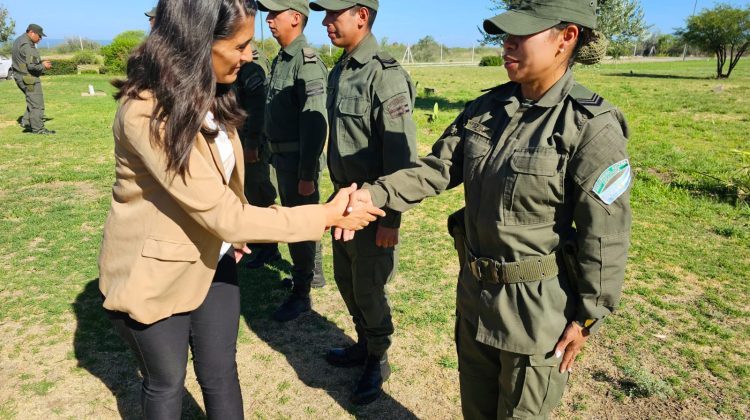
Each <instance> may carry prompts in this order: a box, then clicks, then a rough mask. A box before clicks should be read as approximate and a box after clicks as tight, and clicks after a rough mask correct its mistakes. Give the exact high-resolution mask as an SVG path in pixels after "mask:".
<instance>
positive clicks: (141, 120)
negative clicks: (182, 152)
mask: <svg viewBox="0 0 750 420" xmlns="http://www.w3.org/2000/svg"><path fill="white" fill-rule="evenodd" d="M130 105H134V106H127V104H126V105H123V106H127V109H126V110H125V112H124V114H123V116H122V119H121V126H120V127H119V131H120V133H117V132H116V133H115V134H116V135H115V140H116V141H118V142H121V144H122V145H123V146H124V147H126V148H127V149H129V150H130V151H131V152H132V153H134V154H135V155H136V156H138V157H139V158H140V159H141V161H142V162H143V165H144V167H145V168H146V170H147V171H148V173H149V175H150V176H152V177H153V178H154V179H155V180H156V181H157V182H158V183H159V184H160V185H161V186H162V187H163V188H164V190H165V192H166V193H167V194H169V195H170V197H171V198H173V199H174V200H175V201H176V202H177V203H178V205H179V206H180V207H181V208H182V209H183V210H185V212H186V213H187V214H188V215H189V216H190V217H191V218H192V219H194V220H195V221H196V222H197V223H198V224H199V225H200V226H202V227H203V228H204V229H206V230H207V231H209V232H210V233H212V234H213V235H215V236H216V237H218V238H220V239H221V240H223V241H225V242H228V243H233V244H236V243H244V242H287V243H288V242H302V241H314V240H320V238H321V236H322V234H323V232H324V230H325V228H326V226H325V213H324V210H323V207H322V206H320V205H307V206H298V207H294V208H287V207H279V206H272V207H268V208H263V207H255V206H251V205H249V204H245V203H243V202H242V201H241V200H240V198H239V197H238V196H237V194H235V193H234V191H232V190H231V189H230V188H229V187H228V186H227V185H224V183H223V182H222V181H221V178H220V177H219V176H218V174H217V173H216V170H215V169H214V168H213V167H215V165H214V163H213V161H211V160H209V159H206V157H205V156H204V155H203V154H201V153H200V152H199V151H197V150H196V147H195V146H194V147H193V149H192V151H191V153H190V158H189V163H188V170H187V172H186V173H185V175H184V176H180V175H178V174H176V173H174V172H173V171H167V160H166V155H165V153H164V152H163V150H162V149H161V148H160V147H159V146H158V145H154V144H153V143H152V142H151V141H150V138H149V124H150V113H151V111H150V108H151V105H152V103H151V102H150V101H145V102H144V101H135V100H133V101H132V102H131V104H130ZM116 131H118V130H116ZM118 134H119V135H118ZM237 158H238V159H241V158H242V157H241V156H239V157H237Z"/></svg>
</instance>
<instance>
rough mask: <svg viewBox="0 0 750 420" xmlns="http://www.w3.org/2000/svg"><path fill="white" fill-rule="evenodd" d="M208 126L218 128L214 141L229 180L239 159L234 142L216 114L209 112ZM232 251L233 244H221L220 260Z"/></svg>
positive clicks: (207, 117)
mask: <svg viewBox="0 0 750 420" xmlns="http://www.w3.org/2000/svg"><path fill="white" fill-rule="evenodd" d="M205 122H206V126H207V127H208V128H209V129H211V130H216V129H217V127H218V129H219V134H218V135H217V136H216V138H215V139H214V142H215V143H216V147H217V148H218V149H219V156H220V157H221V163H222V164H223V165H224V175H226V177H227V179H229V178H231V177H232V172H233V171H234V166H235V165H236V163H237V160H236V159H237V158H236V157H235V156H234V149H233V148H232V141H231V140H229V135H228V134H227V130H226V127H224V126H223V125H222V126H217V124H216V121H215V120H214V114H213V113H212V112H211V111H208V113H207V114H206V120H205ZM230 250H232V244H230V243H227V242H224V243H222V244H221V251H220V252H219V260H221V258H222V257H224V254H226V253H227V252H229V251H230ZM230 257H234V255H230Z"/></svg>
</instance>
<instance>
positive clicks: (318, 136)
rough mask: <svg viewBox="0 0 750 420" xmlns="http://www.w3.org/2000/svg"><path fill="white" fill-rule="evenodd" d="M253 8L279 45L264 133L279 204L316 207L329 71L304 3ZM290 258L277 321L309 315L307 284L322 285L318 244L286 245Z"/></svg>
mask: <svg viewBox="0 0 750 420" xmlns="http://www.w3.org/2000/svg"><path fill="white" fill-rule="evenodd" d="M258 8H259V9H260V10H262V11H265V12H269V13H268V17H267V19H266V21H267V22H268V27H269V28H270V29H271V34H273V37H274V38H276V41H277V42H278V43H279V45H280V46H281V51H279V55H278V56H276V58H275V59H274V60H273V63H272V64H271V76H270V81H269V86H268V94H267V96H266V110H265V121H264V130H263V132H264V134H265V136H266V140H267V141H268V149H269V151H270V152H271V164H272V165H273V167H274V170H275V172H276V181H277V185H278V189H279V196H280V197H281V204H282V205H284V206H287V207H294V206H301V205H306V204H318V201H320V192H319V190H318V179H319V178H320V170H321V163H322V162H321V161H322V153H323V145H324V144H325V141H326V134H327V122H326V95H325V93H326V78H327V76H328V70H327V69H326V67H325V65H324V64H323V62H322V61H321V60H320V57H318V55H317V53H316V52H315V50H314V49H313V48H312V47H310V44H308V42H307V38H305V35H304V34H303V33H302V32H303V31H304V29H305V25H306V24H307V17H308V15H309V14H310V8H309V7H308V4H307V0H261V1H259V2H258ZM289 254H290V255H291V257H292V283H293V286H292V292H291V295H290V296H289V298H288V299H287V300H286V301H285V302H284V303H283V304H281V306H280V307H279V308H278V309H277V310H276V312H274V313H273V315H272V318H273V319H275V320H276V321H280V322H286V321H291V320H293V319H295V318H297V317H298V316H299V315H300V314H302V313H303V312H307V311H309V310H310V308H311V303H310V287H311V285H312V283H315V285H316V286H323V285H324V284H325V279H324V277H323V270H322V268H323V267H322V257H321V252H320V242H300V243H295V244H289ZM313 277H316V278H315V279H314V278H313Z"/></svg>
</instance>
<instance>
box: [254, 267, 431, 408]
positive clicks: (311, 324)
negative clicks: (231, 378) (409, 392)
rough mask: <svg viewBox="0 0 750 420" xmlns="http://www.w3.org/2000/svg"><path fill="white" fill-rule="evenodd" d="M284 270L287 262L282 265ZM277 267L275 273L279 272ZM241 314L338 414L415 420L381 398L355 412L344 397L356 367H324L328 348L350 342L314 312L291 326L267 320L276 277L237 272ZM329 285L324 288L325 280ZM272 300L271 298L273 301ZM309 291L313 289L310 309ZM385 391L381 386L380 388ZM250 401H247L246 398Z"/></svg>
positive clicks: (265, 272)
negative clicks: (330, 400) (322, 393)
mask: <svg viewBox="0 0 750 420" xmlns="http://www.w3.org/2000/svg"><path fill="white" fill-rule="evenodd" d="M281 264H286V266H287V270H288V264H289V263H288V262H286V261H284V262H282V263H281ZM281 264H277V265H275V268H278V269H280V270H283V269H284V268H282V267H281ZM239 277H240V291H241V296H242V300H241V302H242V306H241V311H242V315H243V318H244V319H245V322H246V323H247V325H248V326H249V327H250V329H251V330H252V331H253V332H254V333H255V334H256V335H257V336H258V337H259V338H260V339H261V340H263V341H264V342H266V343H268V344H269V345H270V346H271V347H272V348H273V349H274V350H275V351H277V352H279V353H281V354H283V355H284V356H285V357H286V360H287V362H288V363H289V365H290V366H291V367H292V368H294V371H295V373H296V374H297V377H298V378H299V380H300V381H302V383H304V384H305V385H306V386H308V387H311V388H319V389H323V390H325V391H326V392H327V393H328V395H330V396H331V398H333V399H334V400H335V401H336V403H338V404H339V405H340V406H341V407H342V408H343V409H344V410H346V411H347V412H349V413H350V414H351V415H353V416H355V418H358V419H366V418H387V419H416V418H417V417H416V416H415V415H414V414H413V413H412V412H411V411H409V410H408V409H407V408H406V407H404V406H403V405H401V404H400V403H399V402H398V401H396V400H395V399H393V397H391V396H390V395H388V394H387V393H385V392H384V393H383V395H382V396H381V397H380V398H379V399H378V400H377V401H376V402H374V403H372V404H370V405H368V406H365V407H358V406H355V405H353V404H351V403H350V402H349V396H350V394H351V391H352V389H353V387H354V385H355V384H356V382H357V380H358V379H359V376H360V374H361V369H360V368H351V369H343V368H336V367H333V366H330V365H329V364H328V363H327V362H326V361H325V359H324V356H325V352H326V351H327V350H328V349H329V348H330V347H339V346H348V345H351V344H353V343H354V341H353V340H352V339H351V338H349V337H348V336H347V335H346V334H345V333H344V331H343V330H342V329H340V328H339V327H337V326H336V324H334V323H333V322H331V321H329V320H328V319H327V318H326V317H325V316H323V315H321V314H319V313H318V312H316V311H315V310H313V311H311V312H309V313H306V314H304V315H302V316H300V317H299V318H298V319H296V320H294V321H290V322H287V323H279V322H276V321H273V320H271V319H270V315H271V313H272V312H273V311H274V310H275V309H276V308H277V306H278V305H280V304H281V303H282V300H279V299H278V296H280V295H281V296H284V297H286V294H287V293H285V292H280V289H281V288H282V286H281V273H280V271H277V270H273V269H271V268H268V267H263V268H260V269H255V270H247V269H244V268H241V269H240V274H239ZM328 280H329V285H328V286H327V287H331V286H330V281H331V279H328ZM274 296H276V297H274ZM314 305H315V291H314V290H313V308H314ZM386 388H387V385H386ZM249 397H250V398H252V396H249Z"/></svg>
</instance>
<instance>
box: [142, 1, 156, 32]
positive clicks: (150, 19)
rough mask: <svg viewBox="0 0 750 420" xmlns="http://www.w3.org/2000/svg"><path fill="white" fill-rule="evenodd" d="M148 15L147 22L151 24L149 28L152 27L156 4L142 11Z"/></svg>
mask: <svg viewBox="0 0 750 420" xmlns="http://www.w3.org/2000/svg"><path fill="white" fill-rule="evenodd" d="M144 15H146V17H148V24H149V25H151V29H154V21H155V20H156V6H154V7H152V8H151V10H149V11H148V12H146V13H144Z"/></svg>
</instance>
